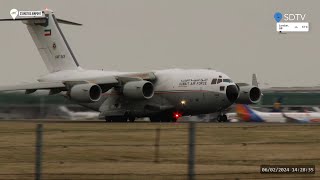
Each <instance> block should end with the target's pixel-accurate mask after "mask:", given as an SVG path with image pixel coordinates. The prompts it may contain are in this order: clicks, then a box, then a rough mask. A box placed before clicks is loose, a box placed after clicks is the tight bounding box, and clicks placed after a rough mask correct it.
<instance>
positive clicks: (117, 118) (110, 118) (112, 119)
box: [104, 116, 136, 122]
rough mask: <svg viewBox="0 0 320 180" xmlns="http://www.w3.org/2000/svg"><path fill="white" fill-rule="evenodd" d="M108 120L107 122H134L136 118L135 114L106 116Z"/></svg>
mask: <svg viewBox="0 0 320 180" xmlns="http://www.w3.org/2000/svg"><path fill="white" fill-rule="evenodd" d="M104 119H105V120H106V122H128V120H129V122H134V120H135V119H136V118H135V117H133V116H129V117H128V116H106V117H105V118H104Z"/></svg>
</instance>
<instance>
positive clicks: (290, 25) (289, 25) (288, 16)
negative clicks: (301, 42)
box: [273, 12, 309, 33]
mask: <svg viewBox="0 0 320 180" xmlns="http://www.w3.org/2000/svg"><path fill="white" fill-rule="evenodd" d="M273 17H274V19H275V21H276V22H277V23H276V29H277V31H278V32H280V33H281V32H309V22H306V17H307V14H305V13H284V14H283V13H281V12H276V13H274V16H273Z"/></svg>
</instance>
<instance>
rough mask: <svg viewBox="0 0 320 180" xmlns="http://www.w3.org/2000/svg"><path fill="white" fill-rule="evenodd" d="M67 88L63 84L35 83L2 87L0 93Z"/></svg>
mask: <svg viewBox="0 0 320 180" xmlns="http://www.w3.org/2000/svg"><path fill="white" fill-rule="evenodd" d="M52 88H65V85H64V84H63V83H62V82H34V83H23V84H17V85H8V86H0V91H15V90H31V89H52Z"/></svg>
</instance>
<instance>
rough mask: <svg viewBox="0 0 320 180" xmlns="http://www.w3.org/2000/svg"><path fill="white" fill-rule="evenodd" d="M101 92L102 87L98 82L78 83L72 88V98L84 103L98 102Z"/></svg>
mask: <svg viewBox="0 0 320 180" xmlns="http://www.w3.org/2000/svg"><path fill="white" fill-rule="evenodd" d="M101 92H102V91H101V88H100V86H99V85H97V84H93V83H88V84H77V85H74V86H73V87H72V88H71V90H70V98H71V99H72V100H75V101H78V102H83V103H90V102H96V101H98V100H99V99H100V97H101Z"/></svg>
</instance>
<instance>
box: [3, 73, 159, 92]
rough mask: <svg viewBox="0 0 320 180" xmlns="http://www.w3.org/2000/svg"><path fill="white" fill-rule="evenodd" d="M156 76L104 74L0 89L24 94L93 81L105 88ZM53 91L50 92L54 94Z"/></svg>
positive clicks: (144, 74) (146, 74) (150, 79)
mask: <svg viewBox="0 0 320 180" xmlns="http://www.w3.org/2000/svg"><path fill="white" fill-rule="evenodd" d="M155 79H156V77H155V75H154V74H153V73H152V72H149V73H132V74H125V75H120V76H104V77H99V78H91V79H72V80H66V81H61V82H31V83H22V84H17V85H7V86H0V92H1V91H15V90H26V94H30V93H33V92H35V91H36V90H38V89H44V90H55V91H54V92H61V91H66V90H68V88H69V87H70V86H72V85H74V84H85V83H95V84H98V85H100V86H101V88H102V87H104V88H105V89H110V88H112V87H114V86H116V85H119V84H120V83H126V82H129V81H140V80H149V81H153V80H155ZM54 92H52V93H53V94H54Z"/></svg>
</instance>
